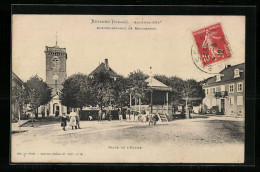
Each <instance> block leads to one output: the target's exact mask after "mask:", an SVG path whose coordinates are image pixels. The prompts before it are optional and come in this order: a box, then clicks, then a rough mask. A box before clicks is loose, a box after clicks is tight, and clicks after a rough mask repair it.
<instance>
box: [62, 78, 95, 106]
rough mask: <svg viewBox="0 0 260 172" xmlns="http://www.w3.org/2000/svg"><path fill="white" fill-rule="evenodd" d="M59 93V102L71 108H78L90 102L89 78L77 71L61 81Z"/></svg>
mask: <svg viewBox="0 0 260 172" xmlns="http://www.w3.org/2000/svg"><path fill="white" fill-rule="evenodd" d="M62 85H63V88H62V90H61V94H60V100H61V104H62V105H65V106H67V107H71V108H80V109H82V108H83V107H84V106H86V105H88V104H91V103H93V102H91V100H92V96H91V88H90V79H89V77H88V76H87V75H85V74H82V73H78V74H74V75H72V76H70V77H69V78H68V79H66V80H65V81H64V82H63V84H62Z"/></svg>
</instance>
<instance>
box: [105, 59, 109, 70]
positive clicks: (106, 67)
mask: <svg viewBox="0 0 260 172" xmlns="http://www.w3.org/2000/svg"><path fill="white" fill-rule="evenodd" d="M105 69H106V70H109V66H108V59H105Z"/></svg>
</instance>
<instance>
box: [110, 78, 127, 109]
mask: <svg viewBox="0 0 260 172" xmlns="http://www.w3.org/2000/svg"><path fill="white" fill-rule="evenodd" d="M113 89H114V91H113V98H114V102H115V104H116V105H118V106H120V107H123V106H126V105H128V104H129V79H128V78H123V77H122V76H119V77H118V78H117V79H116V81H114V82H113Z"/></svg>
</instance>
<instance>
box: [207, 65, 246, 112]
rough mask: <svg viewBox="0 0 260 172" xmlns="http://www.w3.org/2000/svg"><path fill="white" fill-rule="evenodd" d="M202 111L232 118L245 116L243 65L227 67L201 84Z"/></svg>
mask: <svg viewBox="0 0 260 172" xmlns="http://www.w3.org/2000/svg"><path fill="white" fill-rule="evenodd" d="M203 89H204V90H205V98H204V99H203V111H204V112H205V113H218V114H224V115H232V116H244V115H245V64H244V63H242V64H238V65H235V66H230V65H228V66H227V67H226V68H225V69H224V70H222V71H221V72H220V73H219V74H217V75H216V76H214V77H211V78H208V80H207V81H206V83H204V84H203Z"/></svg>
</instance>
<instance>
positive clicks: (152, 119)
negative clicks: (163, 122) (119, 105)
mask: <svg viewBox="0 0 260 172" xmlns="http://www.w3.org/2000/svg"><path fill="white" fill-rule="evenodd" d="M122 114H123V113H122V111H121V109H120V110H119V112H118V116H119V120H120V121H123V115H122ZM125 116H126V122H134V121H140V122H149V125H150V124H153V125H155V124H156V122H157V121H158V120H159V117H158V116H159V114H158V113H157V114H153V113H146V111H145V110H142V111H141V113H140V112H138V111H131V110H130V108H128V109H127V110H126V111H125Z"/></svg>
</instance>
